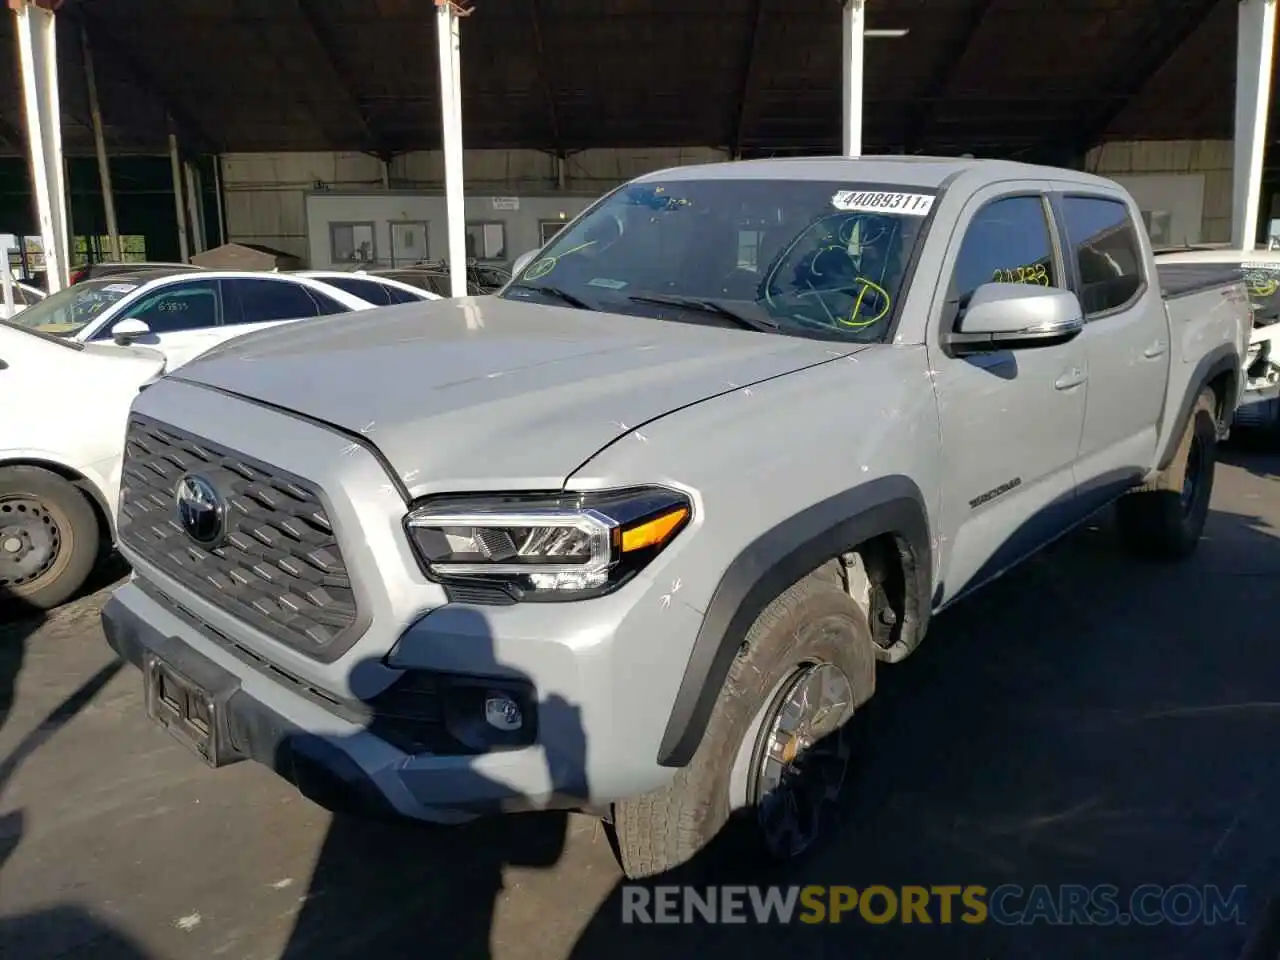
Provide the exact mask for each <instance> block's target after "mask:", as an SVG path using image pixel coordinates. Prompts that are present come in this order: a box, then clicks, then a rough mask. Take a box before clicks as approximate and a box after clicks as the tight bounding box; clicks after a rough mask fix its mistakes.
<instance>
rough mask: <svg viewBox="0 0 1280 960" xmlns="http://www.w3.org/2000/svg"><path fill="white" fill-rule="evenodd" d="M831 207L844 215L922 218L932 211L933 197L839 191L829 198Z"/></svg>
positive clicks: (915, 194) (880, 192)
mask: <svg viewBox="0 0 1280 960" xmlns="http://www.w3.org/2000/svg"><path fill="white" fill-rule="evenodd" d="M831 205H832V206H833V207H835V208H836V209H837V210H840V211H842V212H844V213H902V214H906V215H907V216H909V217H924V216H928V214H929V211H930V210H932V209H933V195H932V194H928V193H887V192H884V191H880V190H841V191H840V192H839V193H837V194H836V195H835V196H833V197H832V198H831Z"/></svg>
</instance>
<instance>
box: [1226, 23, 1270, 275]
mask: <svg viewBox="0 0 1280 960" xmlns="http://www.w3.org/2000/svg"><path fill="white" fill-rule="evenodd" d="M1237 16H1238V18H1239V33H1238V34H1237V37H1236V125H1235V176H1234V178H1233V181H1232V191H1231V192H1232V197H1231V244H1232V246H1233V247H1235V249H1237V250H1252V249H1253V248H1254V245H1255V244H1256V243H1257V237H1258V204H1259V202H1260V199H1261V194H1262V160H1263V154H1264V153H1265V151H1266V145H1267V113H1268V111H1269V110H1270V107H1271V69H1272V63H1273V58H1274V51H1275V39H1276V0H1240V5H1239V9H1238V11H1237Z"/></svg>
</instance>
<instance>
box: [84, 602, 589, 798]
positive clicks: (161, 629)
mask: <svg viewBox="0 0 1280 960" xmlns="http://www.w3.org/2000/svg"><path fill="white" fill-rule="evenodd" d="M102 626H103V631H104V632H105V634H106V638H107V642H108V643H109V644H110V645H111V647H112V649H113V650H115V652H116V653H117V654H119V655H120V657H121V658H122V659H124V660H127V661H129V662H130V663H132V664H134V665H135V666H137V667H139V668H144V664H145V663H146V661H147V659H148V655H151V654H154V655H155V656H158V657H160V658H161V659H162V660H164V661H165V662H166V663H167V664H169V665H171V666H173V667H176V668H178V669H180V670H181V671H182V673H183V674H185V675H186V676H188V677H190V678H192V679H193V680H195V681H197V682H198V683H199V684H200V686H201V687H202V688H203V689H204V690H206V691H209V692H211V693H214V694H215V695H216V697H217V698H218V700H219V709H220V711H221V713H220V719H219V723H220V724H221V729H222V731H223V734H224V737H225V745H226V747H227V748H228V749H227V754H228V755H229V758H230V759H231V760H236V759H244V758H247V759H252V760H254V761H256V762H258V763H261V764H263V765H264V766H267V767H269V768H270V769H272V770H274V771H275V772H276V773H277V774H278V775H280V776H281V777H283V778H284V779H285V780H287V781H289V782H290V783H292V784H294V785H295V786H296V787H297V788H298V790H299V791H300V792H301V793H302V794H303V795H304V796H306V797H308V798H309V799H311V800H312V801H314V802H316V803H318V804H319V805H321V806H323V807H325V808H326V809H329V810H333V811H335V812H343V813H354V814H357V815H360V816H364V817H372V818H377V819H385V818H409V819H415V820H423V821H428V822H435V823H459V822H463V821H466V820H469V819H472V818H474V817H476V816H479V815H483V814H488V813H508V812H519V811H524V810H536V809H554V808H569V809H571V808H577V807H584V806H587V805H588V803H587V801H586V798H585V797H584V796H583V795H582V791H576V790H575V791H572V793H573V794H576V795H571V794H570V793H568V792H562V791H559V790H557V788H556V785H555V784H554V783H553V777H552V771H551V770H550V769H549V767H548V764H547V762H546V758H545V756H544V754H543V750H542V748H541V747H539V746H537V745H535V746H532V747H527V748H523V749H518V750H511V751H505V752H495V753H488V754H483V755H478V756H477V755H435V754H409V753H406V752H404V751H402V750H400V749H397V748H396V747H395V746H393V745H392V744H390V743H388V742H387V741H386V740H385V739H383V738H381V737H379V736H376V735H375V734H374V733H372V732H370V730H369V729H367V728H366V727H365V726H363V725H361V724H360V723H354V722H351V721H349V720H347V719H344V718H343V717H341V716H338V715H337V714H335V713H334V712H332V711H330V710H326V709H325V708H323V707H322V706H320V705H318V704H317V703H315V702H313V701H312V700H309V699H307V698H306V697H304V696H303V695H301V694H300V693H295V692H294V691H293V690H291V689H290V688H289V687H288V686H286V685H284V684H282V683H279V682H277V681H275V680H273V679H271V678H269V677H268V676H266V675H264V674H263V673H262V672H260V671H259V670H257V669H254V668H253V667H250V666H248V665H246V664H245V663H244V662H242V661H241V660H240V659H238V658H237V657H236V656H235V655H234V653H232V652H230V651H228V650H227V649H226V648H225V647H224V646H223V645H221V644H220V643H218V642H216V641H214V640H213V639H211V638H210V637H208V636H206V635H203V634H202V633H201V632H199V631H197V630H195V629H194V628H193V627H192V625H191V624H190V623H188V622H186V621H185V620H184V619H181V618H179V617H178V616H177V615H175V613H174V612H173V611H171V610H170V609H168V607H167V605H165V604H161V603H159V602H157V600H156V599H155V598H153V597H152V596H150V595H149V594H148V593H147V592H146V591H144V590H143V589H142V588H140V587H139V586H138V585H137V584H136V583H132V582H131V583H129V584H126V585H125V586H123V587H121V588H120V589H118V590H117V591H116V593H115V594H114V595H113V596H112V597H111V599H110V600H108V601H107V603H106V605H105V606H104V607H103V610H102ZM554 766H558V765H554ZM557 772H558V773H559V775H560V776H559V778H558V779H560V780H561V782H563V783H573V782H575V781H577V782H580V779H581V777H580V773H577V772H575V771H573V770H565V769H563V768H561V769H560V770H558V771H557Z"/></svg>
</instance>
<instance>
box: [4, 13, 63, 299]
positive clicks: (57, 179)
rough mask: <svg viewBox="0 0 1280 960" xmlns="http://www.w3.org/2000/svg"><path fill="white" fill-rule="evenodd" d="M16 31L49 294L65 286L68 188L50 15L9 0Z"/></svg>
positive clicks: (56, 56) (55, 54)
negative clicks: (63, 155) (63, 156)
mask: <svg viewBox="0 0 1280 960" xmlns="http://www.w3.org/2000/svg"><path fill="white" fill-rule="evenodd" d="M9 7H10V9H12V10H13V18H14V21H15V28H16V30H17V32H18V58H19V61H20V62H21V69H22V101H23V107H24V109H25V112H26V121H27V145H28V150H29V152H30V158H31V185H32V187H33V188H34V192H35V200H36V217H37V219H38V220H39V222H40V242H41V245H42V246H43V248H44V265H45V283H46V284H47V289H48V291H49V293H56V292H57V291H59V290H61V289H63V288H64V287H66V286H67V259H68V255H69V246H70V245H69V243H68V240H67V186H66V175H65V173H64V169H63V165H62V108H61V105H60V103H59V100H58V42H57V35H56V32H55V20H54V15H53V13H51V12H50V11H48V10H45V9H42V8H40V7H38V6H36V5H35V4H33V3H30V2H28V0H9Z"/></svg>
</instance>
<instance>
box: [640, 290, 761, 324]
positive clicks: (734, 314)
mask: <svg viewBox="0 0 1280 960" xmlns="http://www.w3.org/2000/svg"><path fill="white" fill-rule="evenodd" d="M627 299H628V300H632V301H634V302H636V303H660V304H663V305H665V306H669V307H687V308H688V309H690V310H701V311H702V312H703V313H714V314H715V315H716V316H720V317H724V318H725V319H726V320H732V321H733V322H734V323H736V324H737V325H738V326H740V327H742V328H743V329H744V330H757V331H762V332H766V333H768V332H772V331H774V330H777V329H778V325H777V324H776V323H774V322H773V321H771V320H765V319H764V318H763V317H750V316H747V315H746V314H745V313H739V312H738V311H737V310H733V309H731V308H729V307H726V306H725V305H724V304H723V303H720V302H719V301H717V300H704V299H703V298H701V297H677V296H668V295H666V294H658V293H637V294H635V295H633V296H630V297H627Z"/></svg>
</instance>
